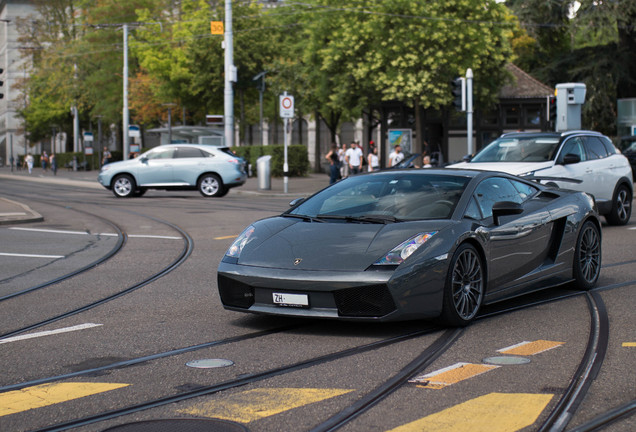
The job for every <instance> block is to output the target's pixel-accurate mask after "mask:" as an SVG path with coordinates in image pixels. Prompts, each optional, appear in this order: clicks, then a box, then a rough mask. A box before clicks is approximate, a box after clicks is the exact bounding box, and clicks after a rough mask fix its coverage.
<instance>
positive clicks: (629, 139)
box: [618, 135, 636, 181]
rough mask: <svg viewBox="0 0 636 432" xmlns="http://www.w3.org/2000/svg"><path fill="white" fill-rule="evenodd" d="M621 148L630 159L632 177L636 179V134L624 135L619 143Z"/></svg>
mask: <svg viewBox="0 0 636 432" xmlns="http://www.w3.org/2000/svg"><path fill="white" fill-rule="evenodd" d="M618 148H619V150H620V151H621V152H622V153H623V154H624V155H625V157H626V158H627V159H629V164H630V165H631V166H632V177H633V179H634V180H635V181H636V135H629V136H624V137H622V138H621V140H620V142H619V143H618Z"/></svg>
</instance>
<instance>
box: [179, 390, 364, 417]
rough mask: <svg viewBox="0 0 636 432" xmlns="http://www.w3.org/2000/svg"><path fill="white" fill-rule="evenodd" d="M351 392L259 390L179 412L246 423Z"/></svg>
mask: <svg viewBox="0 0 636 432" xmlns="http://www.w3.org/2000/svg"><path fill="white" fill-rule="evenodd" d="M352 391H353V390H346V389H307V388H304V389H303V388H262V389H255V390H248V391H245V392H241V393H236V394H234V395H231V396H229V397H227V398H225V399H222V400H215V401H211V402H204V403H200V404H197V405H195V406H193V407H192V408H188V409H186V410H182V411H181V412H182V413H185V414H192V415H196V416H201V417H212V418H219V419H223V420H230V421H235V422H239V423H249V422H251V421H254V420H258V419H261V418H264V417H269V416H272V415H274V414H279V413H281V412H284V411H288V410H290V409H293V408H298V407H301V406H304V405H309V404H310V403H314V402H320V401H322V400H325V399H330V398H332V397H336V396H340V395H343V394H346V393H349V392H352Z"/></svg>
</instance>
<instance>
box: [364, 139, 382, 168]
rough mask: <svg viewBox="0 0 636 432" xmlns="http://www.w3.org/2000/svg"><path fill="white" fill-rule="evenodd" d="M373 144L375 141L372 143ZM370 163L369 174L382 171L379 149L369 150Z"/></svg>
mask: <svg viewBox="0 0 636 432" xmlns="http://www.w3.org/2000/svg"><path fill="white" fill-rule="evenodd" d="M371 142H372V143H373V141H371ZM367 161H368V162H369V172H371V171H378V170H379V169H380V159H378V149H377V148H375V146H373V147H371V149H370V150H369V156H367Z"/></svg>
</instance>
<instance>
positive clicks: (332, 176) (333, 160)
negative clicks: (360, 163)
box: [325, 143, 341, 184]
mask: <svg viewBox="0 0 636 432" xmlns="http://www.w3.org/2000/svg"><path fill="white" fill-rule="evenodd" d="M325 158H326V159H327V160H328V161H329V184H334V183H335V182H337V181H338V180H339V179H340V178H341V177H340V159H339V157H338V146H337V145H336V144H335V143H334V144H332V145H331V150H330V151H329V153H327V156H325Z"/></svg>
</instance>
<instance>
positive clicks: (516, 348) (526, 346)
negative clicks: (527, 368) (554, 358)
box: [497, 340, 564, 356]
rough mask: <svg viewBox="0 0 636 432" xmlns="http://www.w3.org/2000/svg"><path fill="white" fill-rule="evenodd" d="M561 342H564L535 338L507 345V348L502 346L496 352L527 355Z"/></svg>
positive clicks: (559, 344)
mask: <svg viewBox="0 0 636 432" xmlns="http://www.w3.org/2000/svg"><path fill="white" fill-rule="evenodd" d="M563 344H564V342H554V341H547V340H537V341H534V342H528V341H525V342H521V343H519V344H517V345H513V346H509V347H507V348H502V349H500V350H498V351H497V352H500V353H502V354H510V355H520V356H524V355H526V356H527V355H535V354H539V353H542V352H544V351H547V350H550V349H552V348H556V347H559V346H561V345H563Z"/></svg>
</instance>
